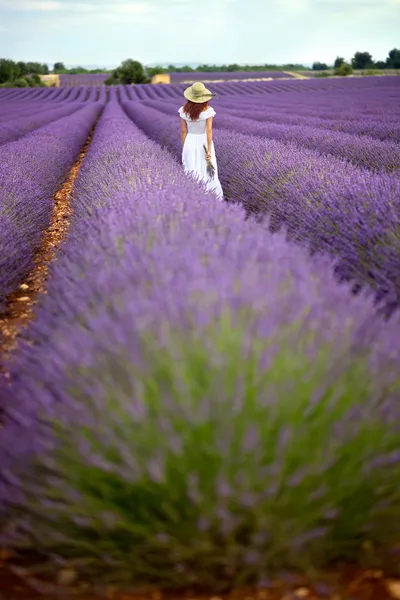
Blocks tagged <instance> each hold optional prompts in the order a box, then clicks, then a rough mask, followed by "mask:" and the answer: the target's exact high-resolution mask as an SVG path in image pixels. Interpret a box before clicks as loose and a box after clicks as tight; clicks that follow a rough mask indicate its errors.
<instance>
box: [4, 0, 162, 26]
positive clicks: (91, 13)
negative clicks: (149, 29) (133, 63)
mask: <svg viewBox="0 0 400 600" xmlns="http://www.w3.org/2000/svg"><path fill="white" fill-rule="evenodd" d="M4 8H5V9H7V10H10V11H14V12H19V13H31V14H35V13H36V14H41V15H43V14H47V15H49V16H50V15H54V17H56V16H57V18H59V17H60V16H62V18H63V19H67V18H68V19H69V20H76V19H79V20H81V21H82V20H84V19H85V17H90V21H91V23H93V24H94V23H95V22H103V23H104V22H105V21H106V22H107V21H108V22H113V23H149V22H151V21H152V20H153V14H154V8H153V7H152V6H151V5H150V3H146V2H116V3H111V2H110V1H109V0H108V1H106V2H90V0H89V1H88V2H71V1H67V2H62V1H59V0H0V10H1V9H4ZM41 18H42V17H41Z"/></svg>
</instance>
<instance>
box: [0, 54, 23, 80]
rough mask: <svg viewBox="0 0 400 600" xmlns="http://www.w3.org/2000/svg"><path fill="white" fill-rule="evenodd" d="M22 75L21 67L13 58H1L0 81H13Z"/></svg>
mask: <svg viewBox="0 0 400 600" xmlns="http://www.w3.org/2000/svg"><path fill="white" fill-rule="evenodd" d="M19 76H20V68H19V66H18V65H17V63H15V62H14V61H13V60H9V59H7V58H0V83H5V82H6V81H13V80H14V79H17V77H19Z"/></svg>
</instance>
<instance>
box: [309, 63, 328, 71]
mask: <svg viewBox="0 0 400 600" xmlns="http://www.w3.org/2000/svg"><path fill="white" fill-rule="evenodd" d="M312 68H313V71H327V70H328V69H329V67H328V65H327V64H325V63H321V62H315V63H313V66H312Z"/></svg>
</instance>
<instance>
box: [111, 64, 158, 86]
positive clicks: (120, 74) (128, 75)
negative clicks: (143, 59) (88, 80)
mask: <svg viewBox="0 0 400 600" xmlns="http://www.w3.org/2000/svg"><path fill="white" fill-rule="evenodd" d="M147 82H148V79H147V77H146V73H145V72H144V68H143V65H142V63H140V62H139V61H137V60H132V59H131V58H128V59H127V60H124V62H123V63H121V65H120V66H119V67H118V68H117V69H115V70H114V71H113V72H112V73H111V76H110V77H109V78H108V79H106V81H105V84H106V85H118V84H123V85H130V84H132V83H147Z"/></svg>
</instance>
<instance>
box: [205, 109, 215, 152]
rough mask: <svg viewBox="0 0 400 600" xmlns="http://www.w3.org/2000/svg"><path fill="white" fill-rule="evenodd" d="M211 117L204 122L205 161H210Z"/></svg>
mask: <svg viewBox="0 0 400 600" xmlns="http://www.w3.org/2000/svg"><path fill="white" fill-rule="evenodd" d="M212 120H213V118H212V117H208V119H207V121H206V133H207V154H206V160H211V145H212Z"/></svg>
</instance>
